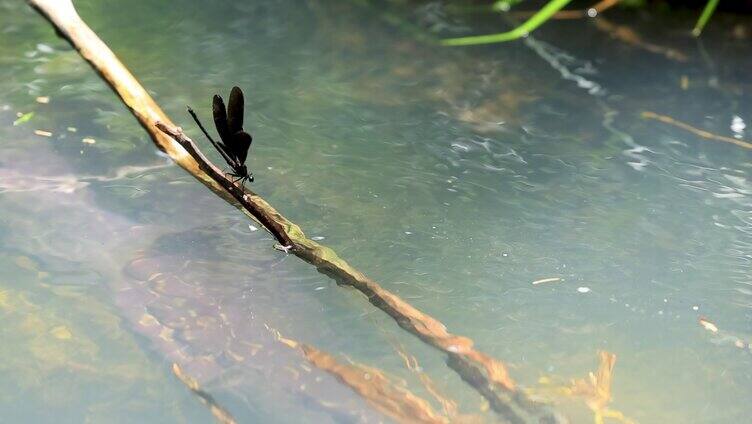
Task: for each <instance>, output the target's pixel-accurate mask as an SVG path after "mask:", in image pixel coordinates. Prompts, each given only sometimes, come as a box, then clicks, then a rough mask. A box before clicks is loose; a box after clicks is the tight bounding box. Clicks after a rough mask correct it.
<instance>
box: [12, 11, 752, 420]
mask: <svg viewBox="0 0 752 424" xmlns="http://www.w3.org/2000/svg"><path fill="white" fill-rule="evenodd" d="M77 7H78V9H79V12H80V13H81V15H82V16H83V18H84V19H85V20H86V21H87V22H88V23H89V24H90V26H91V27H92V28H93V29H94V30H95V31H96V32H97V33H99V34H100V36H101V37H102V38H103V39H104V40H105V41H106V42H107V43H108V44H109V45H110V47H111V48H112V49H113V50H114V51H115V52H116V53H117V54H118V55H119V56H120V57H121V59H122V60H123V62H124V63H125V64H126V65H127V66H128V67H129V68H130V69H131V70H132V71H133V73H134V74H135V75H136V76H137V77H138V78H139V79H140V81H141V82H142V83H143V84H144V86H145V87H146V88H147V89H148V90H150V91H151V93H152V94H153V95H154V97H155V99H156V100H157V102H158V103H159V104H160V105H161V106H162V107H163V109H164V110H165V111H166V112H167V114H168V115H170V116H171V117H172V118H173V119H174V120H175V121H176V122H177V123H179V124H180V125H182V126H184V127H185V128H186V130H187V131H188V132H189V134H190V135H192V136H194V137H195V138H196V139H197V140H202V139H203V138H202V137H200V136H199V133H198V132H197V131H196V128H195V126H194V125H193V124H192V123H191V122H190V119H189V117H188V116H187V114H186V113H185V105H186V104H190V105H191V106H193V107H194V108H195V109H196V110H197V112H198V113H199V115H201V116H203V117H205V119H207V120H208V117H209V114H210V108H209V103H210V98H211V95H213V94H214V93H216V92H220V93H223V94H225V95H226V94H227V92H229V88H230V87H231V86H232V85H235V84H237V85H239V86H241V87H243V88H244V90H245V91H246V93H247V103H248V104H247V107H246V110H247V115H246V122H247V124H246V125H247V127H249V128H250V129H251V131H252V132H253V134H254V139H255V143H254V146H253V148H252V153H251V159H250V161H249V165H250V168H251V169H252V170H253V171H254V174H255V175H256V181H257V182H256V183H254V184H253V187H254V189H255V190H257V191H258V192H259V193H261V194H262V195H263V196H264V197H265V198H266V199H267V200H268V201H270V203H272V204H273V205H275V206H276V207H277V208H278V209H279V210H280V211H281V212H282V213H284V214H285V215H286V216H287V217H288V218H290V219H292V220H293V221H294V222H296V223H298V224H299V225H301V226H302V228H303V229H304V230H305V231H306V233H307V234H308V235H309V236H312V237H316V238H317V239H320V242H321V243H323V244H325V245H327V246H330V247H332V248H333V249H335V250H336V251H337V252H338V253H339V254H340V255H341V256H342V257H343V258H345V259H346V260H347V261H348V262H350V263H351V264H353V265H355V266H356V267H358V268H359V269H361V270H362V271H363V272H365V273H366V274H367V275H369V276H370V277H372V278H374V279H375V280H377V281H379V282H380V283H382V284H383V285H384V286H385V287H386V288H388V289H389V290H392V291H394V292H395V293H397V294H399V295H400V296H402V297H403V298H404V299H406V300H408V301H409V302H411V303H412V304H413V305H415V306H416V307H418V308H420V309H421V310H423V311H425V312H427V313H429V314H431V315H432V316H434V317H436V318H438V319H440V320H441V321H442V322H443V323H445V324H446V325H447V327H448V328H449V329H450V331H452V332H454V333H456V334H461V335H465V336H468V337H471V338H472V339H473V340H475V342H476V345H477V347H478V349H479V350H481V351H483V352H486V353H489V354H491V355H493V356H495V357H496V358H498V359H501V360H503V361H504V362H505V363H507V364H508V365H509V367H510V371H511V373H512V376H513V377H514V378H515V379H516V380H517V381H518V382H519V384H520V385H522V386H525V387H527V388H529V389H530V390H532V391H534V392H535V393H538V394H542V395H546V393H548V395H549V396H550V393H551V392H554V391H555V390H551V389H550V387H549V388H548V389H546V388H545V387H543V386H542V385H541V384H540V383H539V379H541V378H546V379H548V380H551V381H559V382H561V383H559V384H562V385H563V384H565V383H566V382H568V381H569V380H570V379H572V378H583V377H584V376H586V375H587V372H589V371H591V370H595V369H596V368H597V356H596V352H597V351H598V350H607V351H610V352H613V353H615V354H616V355H617V358H618V359H617V362H616V367H615V374H614V381H613V384H612V394H613V402H612V403H611V404H610V407H611V408H613V409H616V410H619V411H622V412H623V413H624V414H625V415H627V416H628V417H630V418H632V419H634V420H636V421H639V422H661V423H666V422H677V423H678V422H708V423H710V422H746V420H747V417H749V415H750V413H752V406H750V404H749V402H748V401H747V399H748V398H749V393H750V390H752V371H750V370H751V369H752V367H750V365H752V351H751V350H750V348H749V344H750V343H752V331H751V330H750V319H751V318H752V313H751V310H752V309H751V308H752V279H751V278H750V260H751V259H752V248H751V246H752V238H751V237H752V212H750V211H752V185H751V184H750V182H749V173H750V172H751V171H752V170H751V168H750V162H749V158H750V152H749V151H748V150H746V149H744V148H742V147H739V146H736V145H733V144H729V143H723V142H719V141H713V140H709V139H705V138H702V137H698V136H697V135H694V134H692V133H690V132H687V131H684V130H682V129H679V128H676V127H674V126H670V125H666V124H664V123H661V122H658V121H655V120H648V119H645V118H643V117H641V115H640V114H641V112H643V111H652V112H655V113H658V114H662V115H668V116H672V117H674V118H675V119H677V120H680V121H684V122H687V123H690V124H691V125H693V126H695V127H698V128H702V129H705V130H707V131H710V132H713V133H717V134H719V135H724V136H728V137H732V138H733V137H734V136H735V135H736V136H738V137H739V138H741V139H746V140H750V139H752V133H751V132H750V131H749V129H747V130H746V132H745V129H744V128H743V127H744V124H745V123H746V125H747V126H748V125H750V121H751V120H752V107H751V106H750V105H751V104H752V103H751V102H750V95H749V91H750V89H752V78H750V77H749V74H748V72H746V71H745V70H746V69H750V65H752V60H751V59H750V58H752V51H751V50H752V49H751V48H750V43H749V38H748V34H749V32H750V31H752V23H750V22H749V19H748V18H739V17H733V16H724V15H718V16H717V17H714V18H713V21H711V25H710V27H709V28H708V31H707V32H706V34H705V35H704V36H703V38H702V41H701V42H697V41H695V40H693V39H691V38H690V37H688V36H687V34H686V33H687V29H688V28H691V25H692V24H693V20H694V15H693V14H682V13H674V14H672V15H667V14H660V13H659V12H656V11H653V13H652V14H648V13H642V12H628V11H627V12H609V13H608V14H607V15H606V17H607V18H608V19H609V20H610V22H619V23H620V24H629V25H630V26H631V28H632V29H633V30H635V31H636V32H637V33H639V34H640V35H641V36H642V38H643V40H644V41H645V42H646V43H647V42H650V43H653V45H652V46H647V45H646V44H642V45H635V44H629V43H626V42H623V41H620V40H618V39H615V38H613V37H611V36H610V35H609V34H608V33H607V32H604V31H603V27H602V26H601V27H599V26H596V25H595V24H593V23H588V22H582V21H571V22H558V23H552V24H550V25H547V26H544V27H543V28H542V29H541V30H539V31H537V32H536V33H535V34H534V36H533V37H531V38H528V39H527V40H524V41H519V42H515V43H509V44H504V45H492V46H485V47H473V48H452V49H450V48H442V47H437V46H433V45H427V44H424V43H422V42H420V41H417V40H416V37H417V35H415V33H413V32H411V31H410V29H409V28H407V27H406V25H407V24H405V22H410V23H417V24H419V25H421V26H422V28H427V27H433V28H437V29H442V30H443V31H444V34H446V35H451V34H465V33H467V32H477V33H482V32H485V31H491V30H492V29H493V28H495V27H496V26H499V25H502V24H501V23H500V22H499V21H498V20H496V19H495V18H494V17H491V16H485V15H482V14H460V13H456V12H451V11H449V10H447V9H445V8H442V7H441V6H440V5H439V4H438V3H431V4H428V5H423V6H420V5H414V6H409V7H404V8H392V7H389V6H388V5H378V6H377V5H373V6H369V5H367V4H365V3H363V4H361V3H360V2H353V3H352V4H350V3H341V4H327V3H321V2H316V1H314V2H308V3H306V4H305V5H302V4H299V3H296V2H263V1H262V2H249V3H246V2H220V3H218V4H216V5H212V7H210V8H209V7H206V5H205V4H204V3H201V2H195V1H193V2H191V1H180V2H177V3H171V4H170V5H167V4H164V5H154V4H152V2H146V1H131V2H92V1H80V2H77ZM394 17H399V18H400V19H403V20H404V22H403V25H398V24H397V23H396V21H395V19H394ZM125 23H127V24H125ZM0 28H2V35H0V37H2V40H3V41H2V43H0V77H2V78H0V108H2V110H1V111H0V139H1V140H2V141H1V142H0V213H1V214H2V220H0V242H1V244H0V316H1V317H2V321H3V326H2V329H1V330H0V335H1V336H2V340H3V341H2V343H0V358H1V359H2V361H0V364H1V365H0V370H2V374H3V376H4V378H3V379H1V380H0V416H3V417H5V418H3V420H5V419H7V420H8V422H32V421H34V422H40V421H48V422H52V421H54V422H83V421H89V422H102V421H107V422H134V421H139V422H206V421H209V420H211V419H212V418H211V415H210V413H209V412H208V410H207V408H206V407H204V406H203V405H202V404H201V403H200V402H199V400H198V398H197V397H196V396H194V395H193V394H192V393H191V392H190V391H188V390H187V389H186V387H185V386H184V385H183V384H182V383H181V382H180V381H179V380H178V379H176V378H175V376H174V375H173V374H172V371H171V364H172V363H173V362H175V363H178V364H180V365H181V366H182V367H183V368H184V370H186V372H188V373H189V374H190V375H192V376H194V377H195V378H196V379H198V380H199V382H200V383H201V385H202V387H203V388H204V389H205V390H206V391H207V392H208V393H210V394H211V395H212V396H213V397H214V398H215V399H217V401H218V402H219V403H220V404H222V405H224V406H225V407H226V408H227V409H228V410H229V411H230V412H231V413H232V414H233V415H234V416H235V418H236V419H238V421H239V422H326V421H336V420H342V421H346V422H347V421H356V420H357V419H359V418H358V417H360V418H361V419H374V420H376V419H379V415H378V413H376V412H375V411H373V409H371V408H369V407H368V406H367V405H366V404H365V402H363V400H361V399H360V398H358V396H356V395H355V394H354V393H352V392H351V391H350V390H349V389H347V388H345V387H344V386H343V385H341V384H340V383H339V382H337V381H336V380H335V379H334V378H332V377H331V376H328V375H326V374H325V373H323V372H317V371H316V370H311V371H307V370H310V367H308V366H307V365H306V361H305V360H304V359H303V358H302V357H301V356H300V355H299V354H298V353H297V352H296V351H295V350H293V349H290V348H288V347H287V346H286V345H284V344H283V343H280V342H279V341H278V339H277V337H276V334H280V335H282V336H283V337H284V338H288V339H292V340H297V341H299V342H303V343H309V344H311V345H313V346H316V347H317V348H318V349H321V350H324V351H327V352H329V353H332V354H335V355H338V358H340V359H343V360H345V362H346V361H347V360H351V361H354V362H356V363H361V364H365V365H368V366H371V367H376V368H379V369H382V370H384V371H386V372H387V373H388V374H389V375H391V376H393V377H395V378H396V379H399V378H404V379H406V381H407V384H408V387H409V388H410V390H411V391H413V392H415V393H416V394H418V395H420V396H422V397H425V398H430V394H429V393H427V390H426V389H425V388H424V387H423V386H422V385H421V384H420V383H419V382H418V378H417V377H416V376H415V375H414V374H412V373H411V372H410V371H409V370H407V369H406V368H405V366H404V363H403V360H402V359H401V358H400V356H399V355H398V354H397V348H396V346H401V348H400V349H403V350H405V351H408V352H410V354H412V355H415V356H416V357H417V358H418V361H419V362H420V364H421V366H422V367H423V369H424V370H425V371H426V372H427V373H428V374H429V375H430V378H431V379H432V380H433V381H434V383H435V385H436V387H437V388H438V390H439V391H440V392H442V393H443V394H444V395H445V396H446V397H448V398H452V399H455V400H457V401H458V402H459V404H460V411H461V412H462V413H463V414H474V415H479V416H481V417H483V418H485V419H487V420H492V419H493V415H491V414H490V413H488V412H482V411H481V409H483V408H482V407H481V405H482V401H481V398H480V396H479V395H478V394H477V393H476V392H474V391H473V390H471V389H470V388H469V386H467V385H465V384H464V383H463V382H462V381H461V380H460V379H459V377H458V376H457V375H456V374H454V373H453V371H451V370H450V369H449V368H447V367H446V365H445V364H444V362H443V360H444V359H443V358H442V356H441V355H440V354H439V353H438V352H435V351H433V350H431V349H430V348H428V347H426V346H424V345H423V344H421V343H420V342H419V341H417V340H415V339H414V338H413V337H412V336H410V335H408V334H405V333H404V332H403V331H402V330H400V329H399V328H398V327H397V326H396V325H395V324H394V322H393V321H392V320H391V319H389V318H388V317H386V316H385V315H384V314H383V313H381V312H380V311H378V310H375V309H374V308H373V307H372V306H371V305H370V304H369V303H368V302H367V301H366V300H365V299H364V298H363V297H362V296H361V295H359V294H357V293H355V292H353V291H351V290H349V289H347V288H341V287H338V286H336V284H334V283H333V282H332V281H331V280H329V279H328V278H327V277H325V276H323V275H321V274H318V273H317V272H316V271H315V270H314V269H313V268H312V267H310V266H309V265H307V264H305V263H303V262H301V261H300V260H298V259H297V258H295V257H292V256H289V257H288V256H285V255H284V254H283V253H281V252H278V251H276V250H274V249H272V248H271V247H272V245H273V242H272V240H271V238H270V236H268V235H267V234H266V233H265V232H263V231H260V230H259V231H254V230H255V227H249V221H247V219H246V218H244V217H243V216H242V215H241V214H240V213H239V212H238V211H237V210H235V209H234V208H232V207H231V206H229V205H227V204H225V203H224V202H223V201H221V200H220V199H219V198H217V197H216V196H214V195H213V194H212V193H210V192H209V191H208V190H206V189H205V188H204V187H203V186H201V185H200V184H197V183H196V182H195V181H194V179H193V178H192V177H190V176H189V175H188V174H186V173H185V172H184V171H182V170H181V169H180V168H178V167H176V166H174V165H172V164H171V163H170V162H169V160H167V159H165V158H164V157H162V156H160V155H158V154H157V153H156V151H155V148H154V147H153V145H152V143H151V141H150V140H149V139H148V137H147V136H146V134H145V133H144V132H143V130H142V129H141V128H140V127H139V126H138V124H137V123H136V121H135V119H133V118H132V116H131V115H130V114H129V113H128V111H127V110H126V109H125V107H124V106H122V104H121V103H120V102H119V100H118V99H117V98H116V97H115V96H114V95H113V94H112V92H111V91H110V89H109V88H108V87H107V86H105V85H104V83H103V82H102V81H101V80H100V78H99V77H98V76H97V75H96V74H95V73H94V72H92V71H91V69H90V68H89V67H88V65H86V64H85V63H84V62H82V60H81V59H80V58H79V57H78V55H77V54H76V53H75V52H73V51H72V50H71V49H70V48H69V47H68V45H67V44H66V43H65V42H63V41H62V40H59V39H58V38H56V37H55V35H54V32H53V31H52V30H51V29H50V28H49V26H48V24H47V23H46V22H45V21H44V20H42V19H41V18H40V17H39V16H37V15H36V14H35V13H34V12H33V11H31V10H30V9H28V8H27V7H25V6H23V5H22V4H20V3H19V2H10V1H0ZM745 31H746V34H747V35H746V37H747V38H744V36H745ZM740 37H741V38H740ZM667 48H671V49H674V50H675V51H678V52H680V53H681V54H683V55H686V56H687V60H686V61H678V60H676V55H675V54H672V53H670V51H668V50H666V49H667ZM667 52H668V53H667ZM39 96H47V97H49V103H47V104H42V103H38V102H37V101H35V99H36V98H37V97H39ZM29 112H33V113H34V115H33V116H32V117H31V118H30V119H29V120H28V121H27V122H19V123H18V124H17V125H15V126H14V125H13V122H14V121H15V120H17V119H18V114H19V113H20V114H24V113H29ZM34 130H43V131H49V132H51V133H52V136H51V137H43V136H39V135H35V134H34V132H33V131H34ZM84 138H87V139H91V140H94V141H95V142H94V143H93V144H92V143H90V142H89V143H87V142H82V139H84ZM89 141H90V140H89ZM204 147H205V148H207V151H208V146H207V145H206V144H204ZM214 158H215V159H219V158H218V157H216V156H215V157H214ZM160 276H161V277H160ZM544 278H558V279H560V280H559V281H554V282H548V283H541V284H536V285H533V284H532V282H533V281H536V280H541V279H544ZM701 317H704V318H705V319H707V320H708V321H709V322H712V323H713V324H714V325H715V326H716V327H717V328H718V329H719V330H718V331H717V332H715V333H714V332H712V331H709V330H707V329H706V328H704V327H703V326H702V325H701V324H700V323H699V319H700V318H701ZM277 332H278V333H277ZM301 370H304V371H301ZM301 374H302V376H301ZM303 386H306V387H305V388H304V387H303ZM546 390H548V392H547V391H546ZM551 400H552V401H554V402H557V404H556V405H557V408H561V409H563V410H565V411H566V412H567V413H569V414H571V416H572V418H573V421H574V422H581V421H584V422H589V421H590V420H592V413H591V412H589V411H588V409H587V408H586V407H585V406H584V404H583V403H582V402H578V401H576V400H573V399H567V398H563V397H561V396H559V397H556V396H552V397H551ZM434 408H436V409H439V407H438V406H437V404H435V405H434Z"/></svg>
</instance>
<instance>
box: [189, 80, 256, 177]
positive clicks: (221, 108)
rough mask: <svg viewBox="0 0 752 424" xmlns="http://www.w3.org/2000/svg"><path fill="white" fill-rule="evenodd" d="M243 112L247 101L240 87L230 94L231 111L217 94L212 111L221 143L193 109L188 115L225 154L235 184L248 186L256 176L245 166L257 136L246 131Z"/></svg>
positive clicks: (224, 157) (229, 106)
mask: <svg viewBox="0 0 752 424" xmlns="http://www.w3.org/2000/svg"><path fill="white" fill-rule="evenodd" d="M243 109H244V99H243V91H242V90H241V89H240V88H238V87H233V88H232V91H230V98H229V100H228V104H227V108H225V103H224V101H223V100H222V97H220V96H219V95H218V94H215V95H214V99H213V101H212V112H213V114H214V125H215V127H216V128H217V133H219V138H220V140H219V141H214V139H213V138H212V137H211V136H210V135H209V133H208V132H207V131H206V129H204V126H203V125H201V121H199V119H198V116H196V113H195V112H193V110H192V109H191V108H190V107H189V108H188V113H190V114H191V116H192V117H193V120H195V121H196V124H198V126H199V128H201V131H202V132H203V133H204V135H206V138H208V139H209V141H210V142H211V144H212V145H213V146H214V148H215V149H217V151H218V152H219V154H221V155H222V158H223V159H224V160H225V162H227V164H228V165H229V166H230V168H231V169H232V172H230V173H229V175H230V176H232V177H235V178H236V179H235V180H234V181H233V183H236V182H238V181H239V182H240V183H241V184H244V183H245V181H250V182H253V174H251V173H249V172H248V168H247V167H246V165H245V160H246V158H247V157H248V149H249V148H250V147H251V143H252V142H253V137H251V135H250V134H248V133H247V132H245V131H244V130H243Z"/></svg>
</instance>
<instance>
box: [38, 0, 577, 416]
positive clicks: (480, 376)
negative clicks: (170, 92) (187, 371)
mask: <svg viewBox="0 0 752 424" xmlns="http://www.w3.org/2000/svg"><path fill="white" fill-rule="evenodd" d="M27 1H28V3H29V4H30V5H32V6H33V7H34V8H35V9H37V10H38V11H39V12H40V13H41V14H42V15H43V16H44V17H45V18H47V19H48V20H49V21H50V23H52V25H53V26H54V27H55V28H56V30H57V31H58V33H59V34H60V35H61V36H62V37H64V38H66V39H67V40H68V41H69V42H70V43H71V45H73V47H74V48H75V49H76V50H78V52H79V53H80V54H81V56H82V57H83V58H84V59H86V60H87V61H88V62H89V63H90V64H91V66H92V67H93V68H94V69H95V70H96V71H97V72H98V73H99V74H100V75H101V76H102V77H103V78H104V79H105V80H106V81H107V83H108V84H109V85H110V86H111V87H112V89H113V90H114V91H115V92H116V93H117V94H118V95H119V96H120V98H121V99H122V100H123V102H124V103H125V104H126V106H127V107H128V108H129V109H130V110H131V112H132V113H133V115H134V116H135V117H136V118H137V119H138V121H139V123H140V124H141V126H142V127H143V128H144V129H145V130H146V131H147V132H148V133H149V135H150V136H151V138H152V140H153V141H154V143H155V144H156V145H157V146H158V147H159V148H160V149H161V150H163V151H164V152H165V153H167V154H168V155H169V156H170V157H171V158H172V159H173V160H175V162H176V163H177V164H178V165H180V166H181V167H182V168H183V169H185V170H186V171H187V172H188V173H190V174H191V175H193V176H194V177H195V178H196V179H198V180H199V181H200V182H201V183H202V184H204V185H205V186H207V187H208V188H209V189H210V190H212V191H213V192H214V193H215V194H217V195H218V196H220V197H222V198H223V199H225V200H227V201H228V202H230V203H232V204H234V205H235V206H236V207H238V208H239V209H240V210H241V211H243V212H244V213H246V214H247V215H249V216H250V217H252V218H253V219H255V220H257V221H258V222H259V223H260V224H262V225H263V226H264V227H265V228H266V229H267V230H268V231H269V232H270V233H271V234H272V235H274V237H275V238H276V239H277V240H278V241H279V242H280V243H281V244H283V245H284V246H286V247H289V251H290V253H293V254H295V255H296V256H298V257H299V258H301V259H302V260H304V261H306V262H308V263H310V264H311V265H313V266H315V267H316V269H317V270H318V271H319V272H321V273H323V274H325V275H328V276H330V277H332V278H333V279H335V280H336V281H337V283H338V284H339V285H345V286H350V287H353V288H354V289H356V290H358V291H360V292H361V293H363V294H364V295H365V296H366V297H367V298H368V300H369V302H371V304H373V305H374V306H376V307H377V308H379V309H381V310H382V311H383V312H385V313H386V314H388V315H389V316H390V317H392V318H393V319H394V320H395V321H396V322H397V323H398V324H399V325H400V327H402V328H404V329H405V330H407V331H409V332H410V333H412V334H414V335H415V336H417V337H418V338H420V339H421V340H423V341H424V342H425V343H427V344H429V345H431V346H433V347H434V348H436V349H438V350H440V351H442V352H444V353H445V354H447V361H448V365H449V366H450V367H451V368H452V369H454V370H455V371H456V372H458V373H459V374H460V376H461V377H462V379H463V380H465V381H466V382H468V383H469V384H470V385H471V386H472V387H474V388H475V389H476V390H477V391H478V392H479V393H480V394H481V395H483V396H484V397H486V398H487V399H488V400H489V403H490V405H491V407H492V408H493V409H494V410H495V411H496V412H497V413H498V414H499V415H500V418H501V419H502V420H503V421H505V422H510V423H561V422H566V420H565V419H564V418H562V417H561V416H560V415H559V414H558V413H556V412H555V411H553V410H551V409H550V408H549V407H548V406H547V405H544V404H541V403H539V402H536V401H533V400H532V399H530V398H529V397H527V395H526V394H525V393H524V392H523V391H521V390H518V389H517V388H516V386H515V383H514V381H513V380H512V379H511V377H510V376H509V374H508V373H507V370H506V367H505V366H504V364H503V363H502V362H501V361H499V360H496V359H495V358H492V357H490V356H488V355H486V354H484V353H482V352H479V351H477V350H475V349H474V347H473V341H472V340H471V339H469V338H467V337H463V336H458V335H455V334H452V333H450V332H448V331H447V329H446V327H445V326H444V325H443V324H442V323H441V322H439V321H438V320H436V319H434V318H433V317H431V316H429V315H427V314H424V313H423V312H421V311H420V310H418V309H417V308H415V307H413V306H412V305H410V304H409V303H407V302H405V301H404V300H403V299H401V298H400V297H399V296H397V295H396V294H394V293H391V292H390V291H388V290H386V289H384V288H383V287H381V285H379V284H378V283H377V282H375V281H374V280H371V279H370V278H368V277H366V276H365V275H364V274H363V273H361V272H360V271H358V270H356V269H355V268H353V267H352V266H350V265H349V264H348V263H347V262H345V261H344V260H343V259H342V258H340V257H339V256H338V255H337V254H336V253H335V252H334V251H333V250H332V249H330V248H328V247H325V246H322V245H320V244H318V243H316V242H315V241H313V240H311V239H309V238H307V237H306V236H305V234H304V233H303V231H301V229H300V227H298V226H297V225H295V224H294V223H292V222H291V221H289V220H288V219H287V218H285V217H284V216H282V215H281V214H280V213H279V212H277V210H276V209H274V208H273V207H272V206H271V205H270V204H269V203H267V202H266V201H265V200H264V199H263V198H261V197H260V196H259V195H257V194H255V193H253V192H252V191H250V190H247V189H242V188H240V187H238V186H237V185H235V184H233V183H232V182H231V181H229V180H228V179H227V178H226V177H225V176H224V174H223V173H222V172H221V171H220V170H219V169H218V168H217V167H216V166H214V165H213V164H211V163H210V162H209V161H208V160H207V159H206V158H205V157H204V156H203V155H202V154H201V152H200V151H199V150H198V149H197V148H196V145H195V144H194V143H193V142H192V141H191V140H190V138H188V137H187V136H186V135H185V134H184V133H183V132H182V130H180V128H178V127H176V126H175V125H174V124H173V123H172V121H170V119H169V118H168V117H167V115H166V114H165V113H164V112H163V111H162V110H161V109H160V108H159V106H158V105H157V104H156V102H155V101H154V100H153V99H152V98H151V96H149V94H148V93H147V92H146V90H144V88H143V87H142V86H141V85H140V84H139V83H138V81H137V80H136V79H135V78H134V77H133V75H132V74H131V73H130V72H129V71H128V70H127V69H126V68H125V66H124V65H123V64H122V63H121V62H120V60H118V58H117V57H116V56H115V54H114V53H113V52H112V51H111V50H110V49H109V48H108V47H107V45H106V44H105V43H104V42H103V41H102V40H100V39H99V37H97V35H96V34H95V33H94V32H93V31H92V30H91V29H90V28H89V27H88V26H87V25H86V23H85V22H84V21H83V20H82V19H81V18H80V17H79V16H78V14H77V12H76V10H75V8H74V7H73V4H72V2H71V1H70V0H27Z"/></svg>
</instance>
